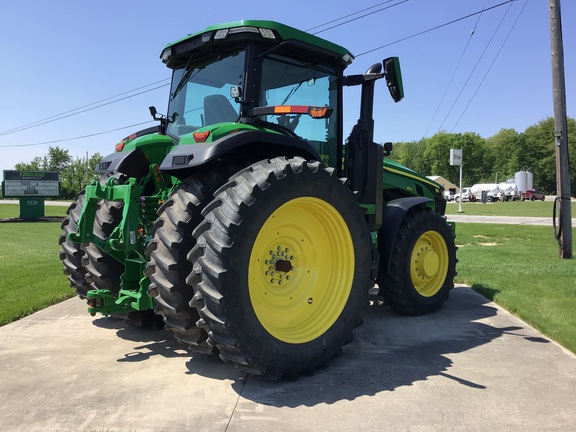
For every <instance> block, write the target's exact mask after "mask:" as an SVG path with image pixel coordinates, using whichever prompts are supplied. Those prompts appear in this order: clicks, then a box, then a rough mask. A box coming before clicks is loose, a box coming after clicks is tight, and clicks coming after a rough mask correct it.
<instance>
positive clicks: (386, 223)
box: [378, 197, 433, 273]
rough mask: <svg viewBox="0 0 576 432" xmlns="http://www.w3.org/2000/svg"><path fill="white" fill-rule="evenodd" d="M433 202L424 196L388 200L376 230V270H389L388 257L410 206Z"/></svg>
mask: <svg viewBox="0 0 576 432" xmlns="http://www.w3.org/2000/svg"><path fill="white" fill-rule="evenodd" d="M428 202H433V200H432V199H430V198H426V197H408V198H399V199H395V200H392V201H388V202H387V203H386V204H385V206H384V209H383V212H382V226H381V228H380V230H379V231H378V252H379V254H380V266H379V269H378V271H379V272H381V271H385V272H386V273H388V272H389V270H390V258H391V256H392V250H393V247H394V242H395V241H396V236H397V235H398V230H399V229H400V225H402V221H403V220H404V217H405V216H406V214H407V213H408V212H409V211H410V209H411V208H413V207H416V206H419V205H424V204H426V203H428Z"/></svg>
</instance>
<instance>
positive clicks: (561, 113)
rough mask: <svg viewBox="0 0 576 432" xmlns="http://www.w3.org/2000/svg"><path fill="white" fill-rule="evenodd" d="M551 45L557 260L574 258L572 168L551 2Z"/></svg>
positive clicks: (555, 2)
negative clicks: (558, 218)
mask: <svg viewBox="0 0 576 432" xmlns="http://www.w3.org/2000/svg"><path fill="white" fill-rule="evenodd" d="M550 41H551V46H552V86H553V91H554V138H555V140H556V194H557V196H558V197H559V198H560V199H559V201H560V212H559V213H560V221H559V227H558V234H557V237H558V256H559V257H560V258H572V209H571V207H570V195H571V194H570V166H569V160H568V124H567V121H566V85H565V82H564V48H563V45H562V20H561V16H560V0H550ZM556 199H558V198H556Z"/></svg>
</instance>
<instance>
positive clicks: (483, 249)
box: [456, 223, 576, 353]
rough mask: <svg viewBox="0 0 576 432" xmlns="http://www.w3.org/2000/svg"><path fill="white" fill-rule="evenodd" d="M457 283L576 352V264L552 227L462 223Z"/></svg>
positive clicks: (459, 232) (458, 236)
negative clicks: (563, 255)
mask: <svg viewBox="0 0 576 432" xmlns="http://www.w3.org/2000/svg"><path fill="white" fill-rule="evenodd" d="M456 243H457V244H458V259H459V263H458V267H457V271H458V276H457V279H456V280H457V281H459V282H462V283H465V284H467V285H469V286H471V287H472V288H473V289H474V290H476V291H478V292H479V293H480V294H482V295H484V296H485V297H487V298H488V299H490V300H493V301H494V302H495V303H497V304H499V305H501V306H502V307H504V308H505V309H507V310H508V311H510V312H511V313H513V314H515V315H517V316H519V317H520V318H522V319H523V320H524V321H526V322H528V323H529V324H531V325H532V326H534V327H535V328H537V329H538V330H540V331H541V332H542V333H544V334H545V335H547V336H548V337H550V338H552V339H554V340H555V341H557V342H558V343H560V344H561V345H563V346H564V347H566V348H568V349H569V350H571V351H572V352H574V353H576V313H574V311H575V310H576V262H575V261H574V260H561V259H559V258H558V244H557V243H556V240H555V239H554V236H553V235H552V232H551V230H550V227H544V226H542V227H540V226H520V225H495V224H494V225H492V224H466V223H460V224H458V225H457V227H456Z"/></svg>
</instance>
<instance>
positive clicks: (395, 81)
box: [382, 57, 404, 102]
mask: <svg viewBox="0 0 576 432" xmlns="http://www.w3.org/2000/svg"><path fill="white" fill-rule="evenodd" d="M382 64H383V65H384V76H385V77H386V83H387V84H388V90H389V91H390V96H392V99H394V102H400V101H401V100H402V98H404V87H403V85H402V72H401V71H400V60H398V57H388V58H387V59H385V60H384V61H383V62H382Z"/></svg>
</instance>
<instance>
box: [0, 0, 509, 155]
mask: <svg viewBox="0 0 576 432" xmlns="http://www.w3.org/2000/svg"><path fill="white" fill-rule="evenodd" d="M392 1H394V0H388V1H386V2H382V3H379V4H377V5H374V6H371V7H369V8H365V9H362V10H360V11H358V12H355V13H352V14H348V15H346V16H344V17H341V18H338V19H335V20H332V21H329V22H327V23H325V24H321V25H319V26H316V27H314V28H318V27H322V26H324V25H327V24H331V23H333V22H336V21H340V20H342V19H344V18H348V17H350V16H353V15H357V14H358V13H362V12H364V11H367V10H370V9H373V8H375V7H378V6H380V5H383V4H388V3H391V2H392ZM408 1H409V0H401V1H400V2H399V3H395V4H393V5H390V6H386V7H384V8H380V9H378V10H375V11H372V12H370V13H367V14H364V15H362V16H359V17H355V18H353V19H351V20H347V21H345V22H343V23H339V24H337V25H334V26H332V27H329V28H326V29H323V30H320V31H318V32H317V33H321V32H323V31H326V30H329V29H332V28H335V27H338V26H341V25H344V24H347V23H349V22H352V21H356V20H358V19H361V18H364V17H366V16H369V15H373V14H375V13H377V12H380V11H383V10H386V9H390V8H392V7H395V6H398V5H400V4H402V3H406V2H408ZM513 1H517V0H507V1H505V2H502V3H499V4H497V5H494V6H491V7H489V8H483V9H482V10H480V11H478V12H475V13H472V14H469V15H466V16H463V17H461V18H458V19H455V20H452V21H449V22H447V23H444V24H441V25H438V26H436V27H432V28H430V29H428V30H424V31H421V32H418V33H416V34H413V35H411V36H407V37H404V38H402V39H399V40H396V41H394V42H390V43H388V44H385V45H382V46H379V47H376V48H373V49H371V50H368V51H365V52H363V53H360V54H358V55H357V56H356V57H360V56H362V55H365V54H368V53H371V52H374V51H377V50H380V49H382V48H385V47H388V46H391V45H394V44H396V43H399V42H403V41H405V40H408V39H412V38H414V37H417V36H420V35H423V34H426V33H429V32H431V31H434V30H437V29H439V28H442V27H446V26H448V25H451V24H454V23H456V22H459V21H462V20H465V19H467V18H470V17H472V16H475V15H478V14H481V13H483V12H486V11H489V10H492V9H495V8H498V7H500V6H503V5H505V4H508V3H511V2H513ZM165 81H169V79H164V80H161V81H157V82H155V83H151V84H147V85H145V86H142V87H139V88H137V89H134V90H130V91H128V92H123V93H120V94H118V95H116V96H111V97H109V98H106V99H102V100H100V101H97V102H93V103H91V104H88V105H84V106H82V107H79V108H76V109H73V110H69V111H66V112H64V113H61V114H56V115H54V116H50V117H47V118H45V119H43V120H38V121H36V122H33V123H29V124H27V125H23V126H20V127H18V128H14V129H10V130H7V131H4V132H0V136H4V135H8V134H11V133H16V132H20V131H23V130H27V129H30V128H34V127H37V126H41V125H44V124H47V123H51V122H54V121H57V120H62V119H64V118H68V117H72V116H75V115H78V114H81V113H84V112H87V111H91V110H94V109H97V108H101V107H103V106H107V105H111V104H113V103H116V102H120V101H122V100H126V99H129V98H132V97H135V96H138V95H141V94H144V93H147V92H150V91H153V90H157V89H159V88H162V87H166V86H168V85H169V83H168V84H163V85H160V86H157V87H154V88H152V89H148V90H145V91H142V92H139V93H135V94H132V95H130V96H126V97H123V98H119V99H117V98H118V97H119V96H123V95H125V94H129V93H132V92H134V91H137V90H140V89H143V88H146V87H150V86H152V85H155V84H159V83H161V82H165ZM112 99H114V100H112ZM108 101H109V102H108ZM103 102H106V103H103ZM146 123H149V122H143V123H138V124H135V125H130V126H125V127H122V128H118V129H113V130H109V131H106V132H98V133H95V134H90V135H84V136H80V137H75V138H66V139H62V140H53V141H46V142H42V143H33V144H23V145H0V147H24V146H33V145H43V144H52V143H57V142H64V141H73V140H77V139H83V138H88V137H93V136H97V135H102V134H105V133H110V132H114V131H118V130H122V129H127V128H130V127H134V126H139V125H142V124H146Z"/></svg>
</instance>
